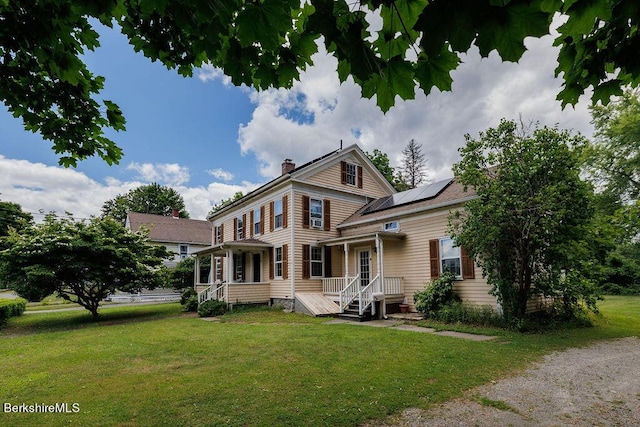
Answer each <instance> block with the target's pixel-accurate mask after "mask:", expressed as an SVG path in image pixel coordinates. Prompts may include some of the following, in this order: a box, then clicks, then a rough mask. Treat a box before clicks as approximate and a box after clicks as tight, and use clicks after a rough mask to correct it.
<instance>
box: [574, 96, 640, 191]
mask: <svg viewBox="0 0 640 427" xmlns="http://www.w3.org/2000/svg"><path fill="white" fill-rule="evenodd" d="M590 111H591V116H592V118H593V120H592V123H593V125H594V127H595V140H594V142H593V144H592V145H591V146H590V147H589V148H590V149H589V150H588V151H586V153H585V160H586V164H587V166H588V170H589V172H590V176H591V178H592V180H593V181H594V182H595V184H596V185H598V186H599V187H602V188H604V190H605V191H606V192H607V193H610V194H612V195H614V196H615V197H617V198H619V199H621V200H624V201H629V200H637V199H639V198H640V93H639V92H638V90H632V89H627V90H626V91H625V92H624V94H622V96H621V97H619V98H618V99H616V100H615V101H613V102H610V103H609V104H607V105H595V106H593V107H591V109H590Z"/></svg>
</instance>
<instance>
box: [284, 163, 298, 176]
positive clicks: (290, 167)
mask: <svg viewBox="0 0 640 427" xmlns="http://www.w3.org/2000/svg"><path fill="white" fill-rule="evenodd" d="M295 168H296V164H295V163H293V162H292V161H291V159H284V162H282V175H285V174H288V173H291V171H292V170H294V169H295Z"/></svg>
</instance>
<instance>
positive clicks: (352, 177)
mask: <svg viewBox="0 0 640 427" xmlns="http://www.w3.org/2000/svg"><path fill="white" fill-rule="evenodd" d="M356 179H357V168H356V165H354V164H351V163H347V184H349V185H356Z"/></svg>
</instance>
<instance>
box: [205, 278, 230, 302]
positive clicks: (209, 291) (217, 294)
mask: <svg viewBox="0 0 640 427" xmlns="http://www.w3.org/2000/svg"><path fill="white" fill-rule="evenodd" d="M226 290H227V283H226V282H222V283H214V284H212V285H211V286H207V287H206V288H204V289H203V290H201V291H200V292H198V304H202V303H203V302H205V301H209V300H211V299H215V300H218V301H225V294H226Z"/></svg>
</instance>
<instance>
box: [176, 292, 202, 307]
mask: <svg viewBox="0 0 640 427" xmlns="http://www.w3.org/2000/svg"><path fill="white" fill-rule="evenodd" d="M180 305H182V311H197V310H198V293H197V292H196V290H195V289H193V288H187V289H185V290H184V292H182V295H181V296H180Z"/></svg>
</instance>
